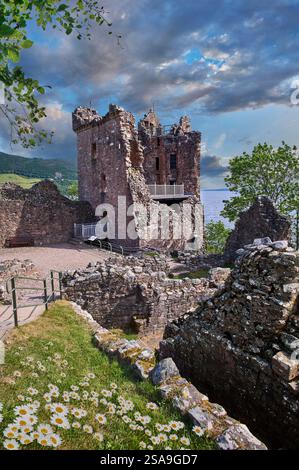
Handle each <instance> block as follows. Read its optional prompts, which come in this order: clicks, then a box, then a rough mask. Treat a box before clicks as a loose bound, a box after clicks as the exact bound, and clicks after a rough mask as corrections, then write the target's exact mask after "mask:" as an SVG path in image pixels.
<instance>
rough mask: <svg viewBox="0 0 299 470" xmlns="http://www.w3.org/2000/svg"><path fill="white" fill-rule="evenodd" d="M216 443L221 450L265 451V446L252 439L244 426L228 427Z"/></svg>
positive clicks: (254, 438)
mask: <svg viewBox="0 0 299 470" xmlns="http://www.w3.org/2000/svg"><path fill="white" fill-rule="evenodd" d="M216 442H217V445H218V448H219V449H221V450H244V449H246V450H267V447H266V446H265V444H263V443H262V442H261V441H259V440H258V439H257V438H256V437H254V436H253V435H252V434H251V432H250V431H249V429H248V428H247V426H245V425H244V424H238V425H236V426H232V427H230V428H229V429H227V430H226V431H225V432H224V433H223V434H222V435H221V436H219V437H218V438H217V440H216Z"/></svg>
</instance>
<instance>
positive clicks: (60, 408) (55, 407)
mask: <svg viewBox="0 0 299 470" xmlns="http://www.w3.org/2000/svg"><path fill="white" fill-rule="evenodd" d="M51 411H52V413H55V414H57V415H67V414H68V412H69V410H68V408H67V407H66V406H65V405H62V404H61V403H53V404H52V406H51Z"/></svg>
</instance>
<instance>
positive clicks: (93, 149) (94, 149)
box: [91, 142, 97, 160]
mask: <svg viewBox="0 0 299 470" xmlns="http://www.w3.org/2000/svg"><path fill="white" fill-rule="evenodd" d="M91 158H92V160H95V159H96V158H97V144H96V142H93V143H92V144H91Z"/></svg>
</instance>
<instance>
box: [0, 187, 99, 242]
mask: <svg viewBox="0 0 299 470" xmlns="http://www.w3.org/2000/svg"><path fill="white" fill-rule="evenodd" d="M92 219H93V211H92V209H91V207H90V205H89V204H88V203H84V202H74V201H70V200H69V199H67V198H65V197H63V196H62V195H61V194H60V193H59V191H58V189H57V187H56V186H55V184H53V183H51V182H50V181H47V180H44V181H41V182H40V183H37V184H35V185H34V186H33V187H32V188H31V189H23V188H21V187H20V186H17V185H14V184H6V185H3V186H2V187H1V188H0V247H3V246H5V242H6V240H8V239H11V238H15V237H21V238H23V237H28V238H32V239H33V240H34V243H35V244H36V245H43V244H47V243H61V242H66V241H68V240H69V239H70V238H71V237H73V232H74V223H82V222H89V221H90V220H92Z"/></svg>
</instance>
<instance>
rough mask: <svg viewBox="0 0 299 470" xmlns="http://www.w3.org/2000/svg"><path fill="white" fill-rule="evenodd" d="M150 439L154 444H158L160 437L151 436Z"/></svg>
mask: <svg viewBox="0 0 299 470" xmlns="http://www.w3.org/2000/svg"><path fill="white" fill-rule="evenodd" d="M151 441H152V443H153V444H154V445H159V444H160V439H159V438H158V437H157V436H152V437H151Z"/></svg>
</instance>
